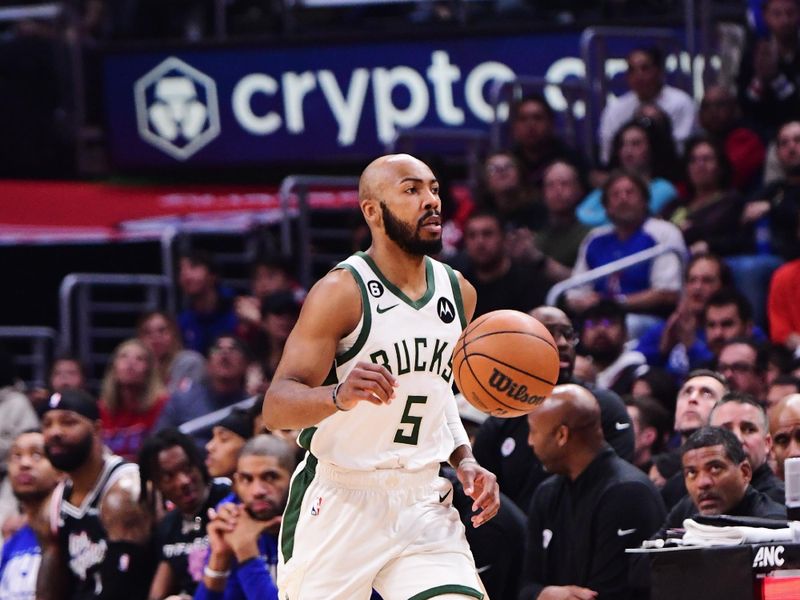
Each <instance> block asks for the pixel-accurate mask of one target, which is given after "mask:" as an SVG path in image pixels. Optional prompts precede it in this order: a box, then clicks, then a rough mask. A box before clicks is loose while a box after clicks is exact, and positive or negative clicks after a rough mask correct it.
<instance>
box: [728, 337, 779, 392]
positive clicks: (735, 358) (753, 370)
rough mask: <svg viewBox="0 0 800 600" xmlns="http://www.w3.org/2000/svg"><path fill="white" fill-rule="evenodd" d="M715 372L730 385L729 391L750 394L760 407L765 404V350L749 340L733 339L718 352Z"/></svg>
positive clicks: (742, 338)
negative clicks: (720, 374) (723, 377)
mask: <svg viewBox="0 0 800 600" xmlns="http://www.w3.org/2000/svg"><path fill="white" fill-rule="evenodd" d="M717 371H719V372H720V373H722V374H723V375H724V376H725V377H726V378H727V379H728V382H729V383H730V387H731V391H736V392H745V393H748V394H751V395H752V396H753V397H754V398H755V399H756V401H757V402H759V403H760V404H761V405H762V406H763V405H765V404H766V402H767V381H766V371H767V353H766V348H765V347H764V346H763V345H760V344H758V343H756V342H754V341H753V340H752V339H750V338H744V337H739V338H733V339H731V340H728V341H727V342H725V344H724V345H723V346H722V350H720V352H719V359H718V361H717Z"/></svg>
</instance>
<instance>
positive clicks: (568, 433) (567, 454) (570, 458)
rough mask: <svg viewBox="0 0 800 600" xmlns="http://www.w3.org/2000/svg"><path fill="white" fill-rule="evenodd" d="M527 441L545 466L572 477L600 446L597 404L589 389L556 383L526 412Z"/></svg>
mask: <svg viewBox="0 0 800 600" xmlns="http://www.w3.org/2000/svg"><path fill="white" fill-rule="evenodd" d="M528 428H529V431H530V434H529V436H528V443H529V444H530V446H531V448H532V449H533V451H534V453H535V454H536V457H537V458H538V459H539V460H540V461H541V463H542V465H543V466H544V468H545V470H546V471H548V472H550V473H560V474H562V475H569V476H570V477H572V478H574V477H577V475H579V474H580V472H581V471H582V470H583V468H585V466H586V464H588V463H589V462H591V460H593V458H594V457H595V456H596V455H597V453H598V452H600V450H601V448H602V447H603V443H604V438H603V428H602V425H601V420H600V405H599V404H598V403H597V399H596V398H595V397H594V394H592V393H591V392H590V391H589V390H587V389H586V388H584V387H581V386H579V385H576V384H574V383H568V384H564V385H558V386H556V387H555V388H553V391H552V392H551V393H550V395H549V396H548V397H547V398H546V399H545V401H544V402H542V404H541V405H539V406H538V407H537V408H536V409H535V410H533V411H532V412H531V413H529V414H528Z"/></svg>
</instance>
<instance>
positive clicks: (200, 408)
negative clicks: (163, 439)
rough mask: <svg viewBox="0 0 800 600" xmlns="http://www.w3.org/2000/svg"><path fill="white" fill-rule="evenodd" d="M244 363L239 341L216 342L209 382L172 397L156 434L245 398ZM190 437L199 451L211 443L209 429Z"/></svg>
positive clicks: (226, 338)
mask: <svg viewBox="0 0 800 600" xmlns="http://www.w3.org/2000/svg"><path fill="white" fill-rule="evenodd" d="M247 359H248V350H247V348H245V346H244V344H243V343H242V342H241V341H240V340H239V339H238V338H235V337H234V336H232V335H222V336H220V337H219V338H217V340H216V341H215V342H214V344H213V345H212V346H211V348H210V349H209V351H208V382H207V383H199V384H195V385H192V386H191V387H190V388H189V389H188V390H186V391H179V392H177V393H175V394H173V395H172V397H170V399H169V401H168V402H167V404H166V406H165V407H164V410H163V411H162V413H161V417H160V418H159V420H158V423H157V424H156V431H158V430H160V429H164V428H166V427H179V426H181V425H183V424H184V423H186V422H187V421H191V420H192V419H196V418H197V417H201V416H203V415H206V414H208V413H210V412H212V411H215V410H218V409H220V408H225V407H227V406H231V405H232V404H236V403H237V402H240V401H242V400H244V399H245V398H247V392H246V390H245V387H244V377H245V372H246V371H247V362H248V360H247ZM192 437H194V440H195V443H196V444H197V445H198V446H199V447H201V448H202V447H204V446H205V445H206V443H208V441H209V439H211V435H210V431H209V429H208V428H205V429H200V430H198V431H195V432H194V433H193V434H192Z"/></svg>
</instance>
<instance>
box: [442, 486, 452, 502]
mask: <svg viewBox="0 0 800 600" xmlns="http://www.w3.org/2000/svg"><path fill="white" fill-rule="evenodd" d="M452 491H453V490H452V489H450V490H447V493H446V494H445V495H444V496H442V495H441V494H439V503H440V504H441V503H442V502H444V501H445V499H446V498H447V497H448V496H449V495H450V492H452Z"/></svg>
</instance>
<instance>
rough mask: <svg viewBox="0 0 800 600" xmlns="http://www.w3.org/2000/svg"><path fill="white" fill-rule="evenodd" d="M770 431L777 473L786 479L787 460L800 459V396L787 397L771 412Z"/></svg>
mask: <svg viewBox="0 0 800 600" xmlns="http://www.w3.org/2000/svg"><path fill="white" fill-rule="evenodd" d="M769 431H770V433H771V434H772V453H773V455H774V456H775V465H776V470H775V472H776V474H777V475H778V477H780V478H781V479H784V478H785V473H784V472H783V463H784V462H785V461H786V459H787V458H798V457H800V394H791V395H789V396H786V397H785V398H784V399H783V400H781V401H780V402H779V403H778V404H777V405H776V406H775V407H774V408H773V409H772V411H770V417H769Z"/></svg>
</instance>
